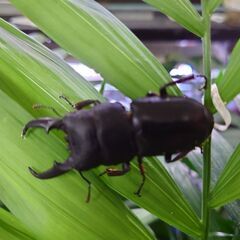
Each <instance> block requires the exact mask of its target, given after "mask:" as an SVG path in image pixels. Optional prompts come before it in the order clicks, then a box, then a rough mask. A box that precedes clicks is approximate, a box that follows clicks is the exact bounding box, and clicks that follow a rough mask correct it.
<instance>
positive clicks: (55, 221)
mask: <svg viewBox="0 0 240 240" xmlns="http://www.w3.org/2000/svg"><path fill="white" fill-rule="evenodd" d="M0 116H1V119H0V136H1V137H0V145H1V152H0V198H1V200H2V201H3V203H4V204H5V205H6V206H7V207H8V209H10V210H11V212H12V213H13V214H14V215H15V216H17V217H18V219H20V220H21V221H22V222H23V223H24V225H25V226H26V227H27V228H28V229H29V231H31V233H32V235H33V236H34V237H35V238H36V239H44V240H48V239H49V240H52V239H59V240H61V239H62V240H66V239H68V238H69V239H73V240H78V239H111V238H112V239H127V238H130V239H134V238H137V239H144V240H145V239H152V237H151V236H150V235H149V233H148V232H147V231H146V230H145V228H144V227H143V226H142V225H141V224H140V223H139V222H138V221H137V219H136V218H135V217H134V216H133V215H132V214H131V213H130V212H129V211H128V210H127V209H126V208H125V206H124V205H123V203H122V201H121V200H120V199H119V198H117V197H116V195H115V194H113V193H112V192H111V191H109V189H108V188H107V187H106V186H105V185H104V184H103V183H101V181H99V178H98V177H96V176H95V175H93V174H91V173H88V174H85V176H86V177H87V178H88V179H90V181H91V182H92V183H93V191H92V201H91V203H90V204H87V203H86V202H85V201H84V199H85V197H86V194H87V184H86V183H85V182H84V181H83V179H82V178H80V175H78V174H77V173H74V172H70V173H68V174H66V175H64V176H61V177H58V178H56V179H52V180H48V181H42V180H39V179H36V178H34V177H33V176H32V175H31V174H30V173H29V171H28V169H27V167H28V166H34V167H35V168H36V169H39V170H44V169H47V168H49V167H50V166H51V165H52V162H53V160H57V161H62V160H63V159H64V158H66V150H65V147H64V145H63V144H62V142H61V141H59V139H58V138H57V137H55V136H46V135H45V133H44V132H42V131H36V134H31V135H30V136H28V138H27V139H26V140H25V141H24V140H23V139H22V138H21V136H20V133H21V129H22V126H23V125H24V123H26V122H27V121H28V120H29V119H31V118H32V116H31V115H29V113H27V112H26V111H25V110H24V109H23V108H21V107H20V106H19V105H17V104H16V103H15V102H13V101H12V100H10V98H9V97H8V96H7V95H5V94H4V93H3V92H0ZM46 140H47V144H46ZM106 226H107V227H106Z"/></svg>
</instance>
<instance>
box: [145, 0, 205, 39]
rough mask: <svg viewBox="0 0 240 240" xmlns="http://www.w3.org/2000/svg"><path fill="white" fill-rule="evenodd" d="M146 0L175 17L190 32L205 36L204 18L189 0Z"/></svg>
mask: <svg viewBox="0 0 240 240" xmlns="http://www.w3.org/2000/svg"><path fill="white" fill-rule="evenodd" d="M144 2H146V3H148V4H151V5H152V6H154V7H156V8H157V9H158V10H159V11H161V12H163V13H164V14H166V15H168V16H169V17H171V18H173V19H174V20H175V21H176V22H177V23H179V24H181V25H182V26H183V27H185V28H186V29H188V30H189V31H190V32H192V33H194V34H196V35H197V36H199V37H202V36H203V34H204V25H203V22H202V18H201V17H200V15H199V14H198V12H197V10H196V9H195V8H194V6H193V5H192V3H191V2H190V1H189V0H168V1H165V0H144ZM159 24H161V23H159Z"/></svg>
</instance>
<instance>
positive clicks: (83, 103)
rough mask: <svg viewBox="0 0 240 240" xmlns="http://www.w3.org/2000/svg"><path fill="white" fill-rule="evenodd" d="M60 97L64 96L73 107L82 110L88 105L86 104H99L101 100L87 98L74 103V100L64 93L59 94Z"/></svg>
mask: <svg viewBox="0 0 240 240" xmlns="http://www.w3.org/2000/svg"><path fill="white" fill-rule="evenodd" d="M59 98H62V99H64V100H65V101H66V102H67V103H68V104H69V105H70V106H71V107H72V108H74V109H76V110H81V109H82V108H84V107H86V106H89V105H91V104H94V105H96V104H99V103H100V101H98V100H92V99H87V100H84V101H81V102H77V103H75V104H73V103H72V102H70V100H69V99H68V98H67V97H66V96H64V95H61V96H59Z"/></svg>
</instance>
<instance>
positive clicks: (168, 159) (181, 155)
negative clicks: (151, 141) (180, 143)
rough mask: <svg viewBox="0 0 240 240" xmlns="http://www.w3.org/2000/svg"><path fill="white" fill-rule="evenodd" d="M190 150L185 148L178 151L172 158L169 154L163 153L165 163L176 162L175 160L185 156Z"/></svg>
mask: <svg viewBox="0 0 240 240" xmlns="http://www.w3.org/2000/svg"><path fill="white" fill-rule="evenodd" d="M190 151H191V150H186V151H183V152H180V153H179V154H177V156H175V157H174V158H173V159H172V158H171V156H172V155H171V154H168V153H166V154H165V161H166V162H167V163H172V162H176V161H177V160H180V159H181V158H183V157H185V156H186V155H187V154H188V153H189V152H190Z"/></svg>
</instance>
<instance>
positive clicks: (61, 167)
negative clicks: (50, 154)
mask: <svg viewBox="0 0 240 240" xmlns="http://www.w3.org/2000/svg"><path fill="white" fill-rule="evenodd" d="M28 169H29V171H30V172H31V174H32V175H33V176H34V177H36V178H39V179H48V178H54V177H57V176H59V175H62V174H64V173H66V172H68V171H69V170H71V169H72V166H71V165H70V164H69V162H68V161H66V162H64V163H58V162H54V164H53V166H52V168H50V169H48V170H47V171H45V172H41V173H38V172H36V171H35V170H33V169H32V168H30V167H29V168H28Z"/></svg>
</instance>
